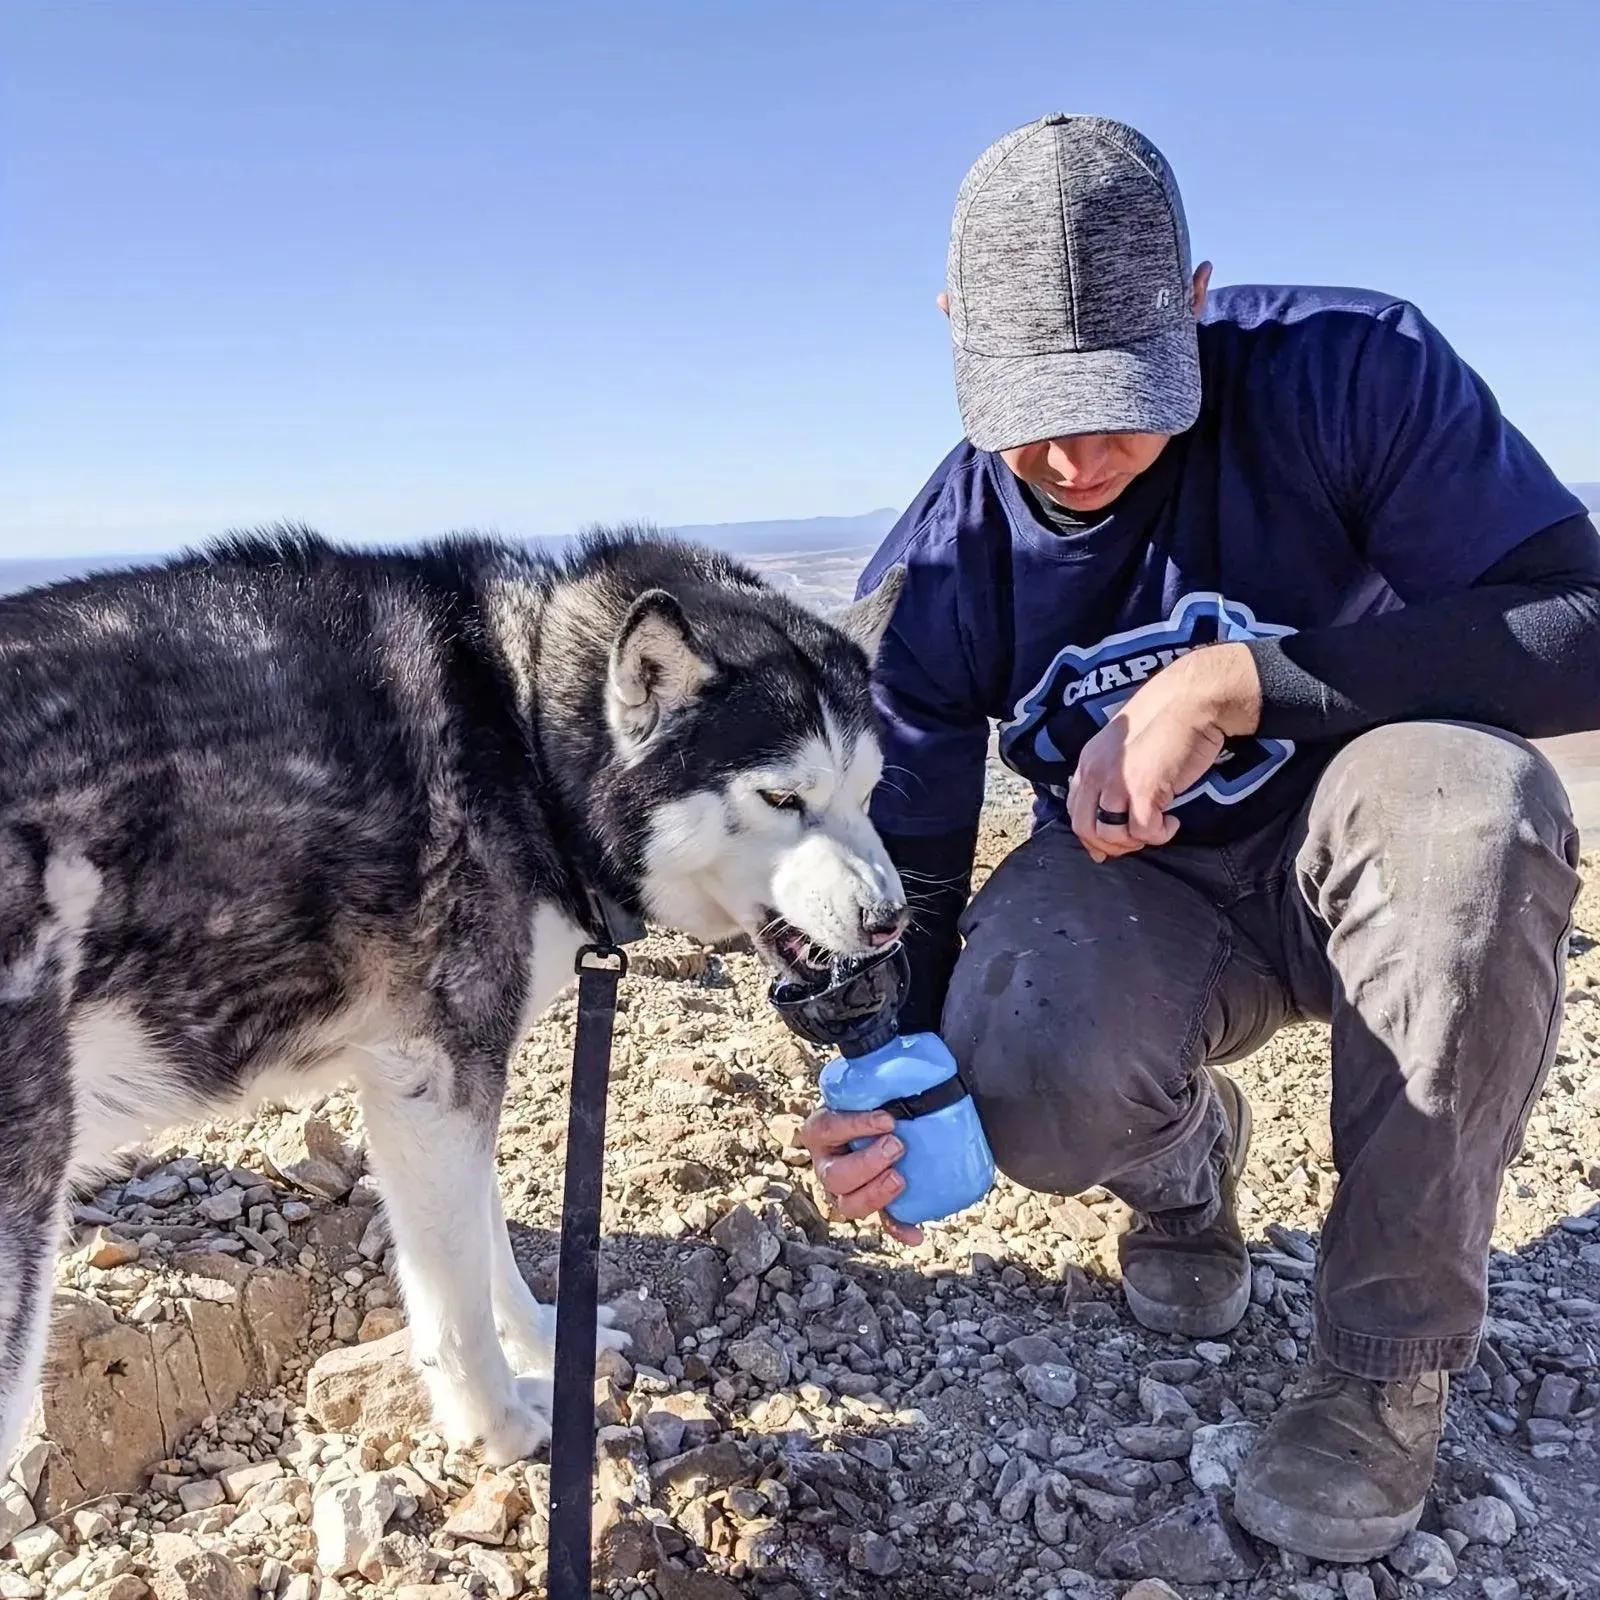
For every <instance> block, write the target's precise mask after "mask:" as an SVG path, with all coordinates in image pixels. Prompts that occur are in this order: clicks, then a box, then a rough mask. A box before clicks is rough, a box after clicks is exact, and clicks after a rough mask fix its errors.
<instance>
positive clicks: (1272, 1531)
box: [1233, 1482, 1426, 1565]
mask: <svg viewBox="0 0 1600 1600" xmlns="http://www.w3.org/2000/svg"><path fill="white" fill-rule="evenodd" d="M1425 1503H1426V1502H1418V1504H1417V1506H1416V1507H1415V1509H1414V1510H1411V1511H1406V1512H1402V1513H1401V1514H1400V1515H1399V1516H1397V1517H1330V1516H1326V1515H1324V1514H1320V1513H1315V1512H1310V1511H1307V1510H1305V1509H1304V1508H1303V1507H1301V1506H1291V1505H1285V1504H1284V1503H1283V1502H1282V1501H1281V1500H1274V1499H1271V1498H1270V1497H1269V1496H1267V1495H1264V1494H1261V1493H1259V1492H1258V1491H1256V1490H1254V1489H1252V1488H1251V1487H1250V1485H1249V1483H1248V1482H1241V1483H1240V1484H1239V1485H1238V1486H1237V1488H1236V1489H1235V1491H1234V1498H1233V1514H1234V1517H1235V1519H1236V1520H1237V1521H1238V1523H1239V1525H1240V1526H1241V1527H1242V1528H1243V1529H1244V1530H1245V1532H1246V1533H1249V1534H1253V1535H1254V1536H1255V1537H1256V1538H1257V1539H1264V1540H1265V1541H1266V1542H1267V1543H1268V1544H1273V1545H1276V1546H1277V1547H1278V1548H1279V1549H1280V1550H1289V1551H1292V1552H1293V1553H1294V1554H1295V1555H1300V1556H1309V1557H1310V1558H1311V1559H1312V1560H1313V1561H1338V1562H1343V1563H1346V1564H1347V1565H1354V1564H1356V1563H1359V1562H1363V1561H1376V1560H1378V1558H1379V1557H1380V1556H1386V1555H1388V1554H1389V1552H1390V1551H1391V1550H1393V1549H1394V1547H1395V1546H1396V1545H1397V1544H1399V1543H1400V1541H1401V1540H1402V1539H1404V1538H1405V1536H1406V1535H1407V1534H1408V1533H1410V1532H1411V1531H1412V1530H1413V1529H1414V1528H1415V1527H1416V1525H1417V1524H1418V1523H1419V1522H1420V1521H1421V1520H1422V1508H1423V1505H1424V1504H1425Z"/></svg>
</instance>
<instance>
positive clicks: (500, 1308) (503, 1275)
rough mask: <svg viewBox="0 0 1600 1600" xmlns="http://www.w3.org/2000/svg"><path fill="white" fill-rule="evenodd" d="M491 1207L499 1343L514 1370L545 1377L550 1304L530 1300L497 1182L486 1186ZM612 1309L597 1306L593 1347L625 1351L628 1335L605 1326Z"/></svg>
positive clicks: (550, 1358) (552, 1318)
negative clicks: (512, 1242)
mask: <svg viewBox="0 0 1600 1600" xmlns="http://www.w3.org/2000/svg"><path fill="white" fill-rule="evenodd" d="M491 1193H492V1197H493V1201H494V1204H493V1208H492V1210H491V1211H490V1214H489V1231H490V1235H491V1237H490V1241H489V1247H490V1250H491V1251H492V1252H493V1255H494V1317H495V1323H496V1326H497V1327H498V1328H499V1330H500V1342H501V1344H502V1345H504V1346H505V1352H506V1356H507V1358H508V1359H509V1360H510V1362H511V1365H512V1368H513V1370H514V1371H516V1372H519V1373H527V1374H530V1375H532V1376H535V1377H541V1378H548V1377H549V1376H550V1374H551V1372H552V1371H553V1370H554V1368H555V1337H556V1308H555V1307H554V1306H547V1305H545V1304H544V1303H543V1302H542V1301H539V1300H536V1299H535V1298H534V1294H533V1290H532V1289H530V1288H529V1287H528V1284H527V1280H526V1279H525V1278H524V1277H523V1276H522V1270H521V1268H520V1267H518V1265H517V1258H516V1255H515V1253H514V1252H513V1251H512V1248H511V1235H510V1234H509V1233H508V1232H507V1230H506V1219H505V1211H504V1208H503V1207H502V1205H501V1201H500V1186H499V1184H498V1183H496V1184H494V1185H492V1186H491ZM615 1317H616V1313H615V1312H613V1311H612V1309H611V1307H610V1306H601V1307H600V1311H599V1326H598V1327H597V1328H596V1329H595V1348H596V1349H598V1350H626V1349H627V1348H628V1345H629V1342H630V1340H629V1336H628V1335H627V1334H626V1333H624V1332H623V1331H622V1330H621V1329H620V1328H614V1327H612V1326H611V1324H612V1322H613V1321H614V1320H615Z"/></svg>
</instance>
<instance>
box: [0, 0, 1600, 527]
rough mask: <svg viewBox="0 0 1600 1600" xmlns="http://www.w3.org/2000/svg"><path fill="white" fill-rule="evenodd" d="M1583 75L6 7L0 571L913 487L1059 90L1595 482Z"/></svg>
mask: <svg viewBox="0 0 1600 1600" xmlns="http://www.w3.org/2000/svg"><path fill="white" fill-rule="evenodd" d="M1597 61H1600V5H1595V4H1594V3H1593V0H1571V3H1569V4H1554V3H1550V4H1540V3H1537V0H1498V3H1495V0H1446V3H1438V4H1430V3H1427V0H1401V3H1395V0H1388V3H1386V4H1381V5H1380V4H1366V3H1350V4H1343V5H1335V4H1321V3H1315V0H1273V3H1270V4H1259V5H1256V4H1248V3H1230V4H1225V5H1224V4H1207V3H1205V0H1168V3H1138V0H1117V3H1115V4H1113V3H1110V0H1097V3H1094V4H1077V3H1071V0H1054V3H1049V4H1009V3H1005V0H968V3H962V4H953V3H939V0H918V3H916V4H898V3H889V0H847V3H833V0H805V3H794V4H790V3H779V0H726V3H721V4H711V3H699V0H654V3H646V0H637V3H634V4H627V5H620V4H606V3H604V0H587V3H583V4H579V3H572V4H562V5H554V4H538V3H534V0H525V3H519V4H503V5H497V4H487V3H476V0H456V3H452V4H448V5H446V4H439V3H437V0H427V3H424V0H385V3H382V4H367V3H359V0H323V3H313V4H301V3H294V0H272V3H271V4H245V3H241V0H205V3H203V4H202V3H195V0H189V3H183V4H176V3H173V4H161V3H156V0H117V3H116V4H104V3H95V4H88V3H83V0H52V3H45V0H10V3H9V4H7V5H6V6H5V7H3V8H0V553H5V554H14V555H22V554H33V553H53V552H57V551H77V550H95V551H100V550H112V549H125V550H126V549H155V548H160V547H163V546H168V545H171V544H174V543H178V542H181V541H184V540H190V539H194V538H198V537H202V536H204V535H206V534H208V533H210V532H212V531H215V530H216V529H218V528H221V527H224V526H229V525H240V524H245V523H250V522H255V521H261V520H266V519H270V518H276V517H289V516H293V517H302V518H306V519H308V520H311V521H313V522H315V523H317V524H318V525H320V526H322V527H323V528H324V529H325V530H326V531H328V532H330V533H336V534H339V535H343V536H348V537H363V536H371V537H382V538H397V537H405V536H409V535H413V534H417V533H424V532H431V531H437V530H439V529H442V528H445V527H449V526H462V525H468V524H473V525H478V526H493V527H497V528H500V529H502V530H504V531H506V532H518V533H534V532H560V531H564V530H567V529H570V528H572V527H574V526H577V525H580V524H583V523H586V522H588V521H590V520H593V519H609V518H615V517H623V516H637V517H649V518H653V519H655V520H658V521H661V522H664V523H669V524H670V523H684V522H712V521H723V520H738V519H745V518H767V517H784V516H805V515H812V514H823V513H847V512H855V511H864V510H867V509H869V508H872V507H877V506H884V505H898V504H901V503H903V502H904V501H906V500H907V499H909V498H910V496H911V495H912V494H913V493H914V492H915V490H916V489H917V487H918V486H919V485H920V483H921V482H922V481H923V479H924V478H925V477H926V476H927V474H928V472H929V471H930V470H931V469H932V467H933V465H934V464H935V463H936V461H937V460H938V458H939V457H940V456H941V455H942V454H943V453H944V451H945V450H946V449H947V448H948V446H949V445H950V444H951V443H953V442H954V440H955V439H956V437H957V436H958V435H959V424H958V422H957V419H956V413H955V407H954V401H953V398H952V394H951V388H950V371H949V352H948V345H947V340H946V335H945V331H944V327H943V323H942V319H941V318H940V317H939V316H938V313H937V312H936V311H935V310H934V308H933V303H932V302H933V296H934V294H935V293H936V292H937V290H938V289H939V287H940V285H941V281H942V277H943V263H944V244H945V232H946V228H947V226H948V221H949V214H950V207H951V203H952V201H953V198H954V195H955V190H956V186H957V184H958V183H959V181H960V178H961V175H962V173H963V172H964V170H965V169H966V167H967V165H968V164H969V163H970V162H971V161H972V159H973V158H974V157H975V156H976V155H977V154H978V153H979V151H980V150H981V149H982V148H983V147H984V146H985V145H986V144H987V143H988V142H989V141H990V140H992V139H993V138H995V137H997V136H998V135H999V134H1001V133H1003V132H1005V131H1006V130H1007V129H1008V128H1011V127H1013V126H1015V125H1017V124H1019V123H1021V122H1025V121H1027V120H1029V119H1031V118H1032V117H1034V116H1037V115H1039V114H1040V113H1042V112H1044V111H1046V110H1053V109H1061V110H1073V111H1094V112H1100V113H1105V114H1109V115H1113V116H1118V117H1121V118H1123V119H1125V120H1127V121H1130V122H1132V123H1134V124H1135V125H1136V126H1138V127H1140V128H1141V129H1142V130H1143V131H1144V132H1145V133H1147V134H1148V135H1149V136H1150V137H1151V138H1153V139H1154V140H1155V141H1156V143H1157V144H1159V145H1160V146H1161V147H1162V148H1163V150H1164V151H1165V152H1166V154H1167V156H1168V157H1169V159H1170V160H1171V161H1172V162H1173V164H1174V166H1175V168H1176V170H1177V173H1178V177H1179V180H1180V182H1181V184H1182V185H1183V189H1184V192H1185V197H1186V200H1187V204H1188V210H1189V218H1190V227H1191V232H1192V234H1193V236H1194V239H1195V242H1196V247H1197V250H1199V251H1200V252H1202V253H1203V254H1205V255H1207V256H1209V257H1210V258H1211V259H1212V260H1213V261H1214V262H1215V263H1216V267H1217V277H1218V281H1219V282H1224V283H1226V282H1230V281H1233V282H1237V281H1242V280H1251V279H1256V280H1262V279H1276V280H1286V281H1311V282H1324V283H1327V282H1333V283H1358V284H1363V285H1367V286H1371V287H1376V288H1381V289H1385V290H1389V291H1393V292H1397V293H1403V294H1405V295H1407V296H1409V297H1410V298H1412V299H1414V300H1415V301H1417V302H1418V303H1419V304H1420V305H1421V306H1422V308H1423V309H1424V311H1425V312H1427V314H1428V315H1429V316H1430V317H1431V318H1432V319H1433V321H1435V322H1436V323H1437V324H1438V325H1439V326H1440V327H1441V328H1443V330H1444V331H1445V332H1446V333H1447V335H1449V336H1450V337H1451V338H1452V339H1453V340H1454V342H1455V343H1456V345H1457V347H1458V348H1459V349H1460V350H1461V351H1462V352H1463V353H1464V354H1465V355H1466V356H1467V358H1468V359H1469V360H1470V361H1472V363H1473V364H1474V365H1475V366H1476V367H1477V368H1478V369H1479V370H1480V371H1481V372H1482V373H1484V375H1485V376H1486V377H1487V378H1488V379H1489V381H1490V382H1491V383H1492V384H1493V386H1494V387H1495V389H1496V391H1497V392H1498V394H1499V395H1500V397H1501V401H1502V404H1503V405H1504V407H1505V409H1506V411H1507V413H1508V414H1509V415H1510V416H1511V418H1512V419H1513V420H1514V421H1515V422H1517V423H1518V425H1519V426H1521V427H1522V428H1523V430H1524V431H1525V432H1526V433H1528V434H1529V435H1530V437H1532V438H1533V439H1534V441H1535V442H1536V443H1537V444H1538V445H1539V446H1540V447H1541V448H1542V449H1543V450H1544V452H1545V454H1546V455H1547V457H1548V458H1549V459H1550V461H1551V462H1552V464H1553V465H1554V466H1555V467H1556V469H1557V470H1558V471H1559V472H1561V473H1562V475H1563V476H1565V477H1567V478H1569V479H1584V478H1587V479H1597V478H1600V293H1597V290H1600V268H1597V265H1596V264H1597V262H1600V182H1597V181H1596V176H1595V175H1596V172H1597V170H1600V111H1597V109H1596V106H1597V95H1596V82H1597V79H1596V72H1595V63H1596V62H1597Z"/></svg>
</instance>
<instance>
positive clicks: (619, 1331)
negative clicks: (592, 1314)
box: [594, 1306, 633, 1353]
mask: <svg viewBox="0 0 1600 1600" xmlns="http://www.w3.org/2000/svg"><path fill="white" fill-rule="evenodd" d="M616 1321H617V1314H616V1312H615V1311H614V1310H612V1308H611V1307H610V1306H601V1307H600V1311H599V1314H598V1315H597V1316H596V1318H595V1330H594V1347H595V1351H596V1353H598V1352H599V1351H601V1350H626V1349H627V1348H628V1346H629V1345H630V1344H632V1343H633V1335H632V1334H631V1333H629V1332H628V1331H627V1329H626V1328H619V1327H617V1326H616Z"/></svg>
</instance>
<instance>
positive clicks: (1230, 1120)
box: [1117, 1067, 1250, 1339]
mask: <svg viewBox="0 0 1600 1600" xmlns="http://www.w3.org/2000/svg"><path fill="white" fill-rule="evenodd" d="M1202 1070H1203V1077H1204V1078H1205V1079H1206V1080H1208V1081H1209V1082H1210V1084H1211V1092H1212V1093H1213V1094H1215V1095H1216V1096H1217V1099H1218V1101H1219V1102H1220V1103H1221V1105H1222V1114H1223V1118H1224V1120H1225V1121H1226V1123H1227V1138H1226V1142H1225V1143H1224V1145H1223V1149H1222V1154H1221V1156H1220V1157H1219V1158H1218V1172H1217V1192H1218V1195H1219V1199H1220V1204H1219V1205H1218V1207H1217V1215H1216V1220H1215V1221H1213V1222H1212V1224H1211V1226H1210V1227H1208V1228H1207V1229H1205V1231H1204V1232H1202V1233H1196V1234H1191V1235H1189V1236H1187V1237H1176V1236H1174V1235H1171V1234H1165V1233H1160V1232H1158V1231H1157V1230H1156V1229H1154V1228H1152V1227H1151V1226H1150V1223H1149V1220H1148V1219H1147V1218H1145V1217H1142V1216H1141V1217H1139V1218H1137V1219H1136V1220H1135V1222H1134V1224H1133V1226H1132V1227H1131V1228H1130V1229H1129V1230H1128V1232H1127V1233H1125V1234H1123V1236H1122V1237H1121V1239H1119V1240H1118V1241H1117V1255H1118V1257H1119V1258H1120V1259H1121V1262H1122V1292H1123V1294H1124V1296H1125V1297H1126V1298H1127V1301H1128V1309H1129V1310H1130V1311H1131V1312H1132V1313H1133V1315H1134V1317H1135V1319H1136V1320H1137V1321H1139V1322H1141V1323H1143V1325H1144V1326H1145V1327H1147V1328H1150V1329H1153V1330H1154V1331H1155V1332H1156V1333H1181V1334H1184V1335H1186V1336H1187V1337H1189V1338H1191V1339H1215V1338H1217V1337H1218V1336H1219V1335H1221V1334H1224V1333H1231V1332H1232V1331H1233V1330H1234V1329H1235V1328H1236V1327H1238V1325H1239V1321H1240V1319H1241V1318H1242V1317H1243V1316H1244V1314H1245V1312H1246V1311H1247V1310H1249V1308H1250V1256H1249V1252H1248V1251H1246V1249H1245V1247H1244V1235H1243V1234H1242V1233H1241V1232H1240V1231H1239V1215H1238V1208H1237V1205H1236V1202H1235V1196H1236V1194H1237V1192H1238V1188H1239V1177H1240V1174H1241V1173H1243V1171H1244V1160H1245V1156H1246V1155H1247V1154H1248V1153H1249V1150H1250V1102H1249V1101H1248V1100H1246V1099H1245V1097H1244V1091H1243V1090H1242V1089H1241V1088H1240V1087H1239V1086H1238V1084H1236V1083H1235V1082H1234V1081H1233V1079H1232V1078H1230V1077H1227V1076H1226V1075H1225V1074H1223V1073H1221V1072H1218V1071H1217V1070H1216V1068H1215V1067H1206V1068H1204V1069H1202Z"/></svg>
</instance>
